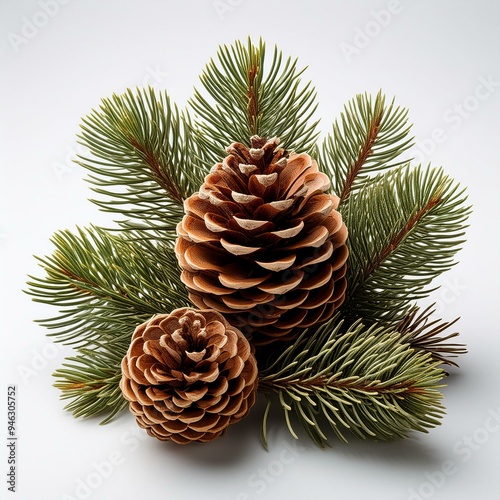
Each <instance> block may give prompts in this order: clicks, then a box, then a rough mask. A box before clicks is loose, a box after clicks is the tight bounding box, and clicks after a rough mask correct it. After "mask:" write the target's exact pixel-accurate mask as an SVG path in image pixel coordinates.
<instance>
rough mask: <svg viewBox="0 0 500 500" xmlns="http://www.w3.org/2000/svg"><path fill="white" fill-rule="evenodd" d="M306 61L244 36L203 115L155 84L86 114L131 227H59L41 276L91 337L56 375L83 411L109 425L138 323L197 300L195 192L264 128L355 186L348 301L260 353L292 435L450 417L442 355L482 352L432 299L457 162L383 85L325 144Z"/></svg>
mask: <svg viewBox="0 0 500 500" xmlns="http://www.w3.org/2000/svg"><path fill="white" fill-rule="evenodd" d="M303 74H304V70H303V69H298V66H297V61H296V60H293V59H291V58H287V59H286V58H284V57H283V56H282V54H281V52H280V51H278V49H277V48H275V49H274V52H273V55H272V58H271V60H270V61H269V60H266V50H265V44H264V43H263V42H262V41H260V42H259V44H257V45H254V44H253V43H252V42H251V41H250V40H249V41H248V43H246V44H245V43H242V42H236V43H235V44H234V45H232V46H229V47H227V46H224V47H221V48H220V50H219V52H218V55H217V59H216V60H212V61H210V62H209V64H208V65H207V67H206V68H205V70H204V71H203V73H202V75H201V83H202V86H203V89H200V90H196V91H195V94H194V96H193V98H192V99H191V100H190V101H189V105H188V107H189V108H190V110H191V114H190V113H189V112H188V111H187V110H185V111H179V110H178V108H177V107H176V106H175V105H174V104H173V103H172V102H171V101H170V98H169V96H168V95H167V94H166V93H165V92H157V91H155V90H154V89H151V88H149V89H145V90H140V89H139V90H136V91H132V90H127V92H125V93H124V94H122V95H119V96H117V95H114V96H112V97H111V98H110V99H104V100H103V102H102V105H101V107H100V108H99V109H98V110H94V111H92V112H91V113H90V114H89V116H88V117H86V118H84V120H83V124H82V133H81V135H80V140H81V142H82V144H84V145H85V146H86V147H87V148H88V150H89V154H88V155H84V156H83V157H81V158H80V160H79V162H80V164H81V165H82V166H84V167H85V168H86V169H88V170H89V172H90V176H89V181H90V183H91V184H92V186H93V187H92V189H93V190H94V192H95V193H96V194H97V197H98V199H96V200H94V201H95V203H97V204H98V206H100V207H101V208H102V209H103V210H105V211H107V212H110V213H112V214H115V215H117V217H119V219H118V221H117V222H118V228H115V230H116V232H115V231H110V230H105V229H102V228H98V227H94V226H91V227H89V228H88V229H77V231H76V232H71V231H60V232H58V233H56V235H54V237H53V243H54V245H55V250H54V252H53V253H52V255H49V256H47V257H45V258H41V259H39V261H40V264H41V266H42V268H43V270H44V273H45V274H44V276H43V277H40V278H38V277H31V278H30V281H29V282H28V287H29V288H28V293H30V294H31V295H32V296H33V298H34V300H36V301H39V302H43V303H46V304H50V305H53V306H55V307H56V308H57V309H58V311H59V313H58V314H57V315H56V316H54V317H51V318H48V319H44V320H41V321H40V323H41V324H42V325H43V326H45V327H47V328H48V329H49V330H50V335H51V336H53V337H54V338H55V339H56V341H59V342H63V343H65V344H69V345H71V346H73V347H74V349H75V350H76V352H75V355H74V356H71V357H69V358H67V360H66V362H65V363H64V365H63V367H62V368H60V369H59V370H57V371H56V373H55V376H56V379H57V382H56V384H55V385H56V387H58V388H59V389H61V391H62V398H65V399H69V400H70V403H69V404H68V406H67V408H68V409H69V410H70V411H72V412H73V414H74V415H75V416H83V417H88V416H92V415H97V414H101V415H105V421H109V419H110V418H112V417H113V416H114V415H116V414H117V413H118V412H119V411H120V410H121V409H123V408H124V407H125V406H126V404H125V400H124V399H123V397H122V396H121V392H120V389H119V385H118V384H119V380H120V376H121V373H120V362H121V359H122V358H123V356H124V354H125V353H126V351H127V349H128V346H129V342H130V338H131V335H132V333H133V331H134V329H135V327H136V326H137V325H139V324H140V323H143V322H144V321H146V320H148V319H149V318H150V317H151V316H152V315H154V314H158V313H169V312H171V311H172V310H173V309H177V308H179V307H184V306H189V305H190V303H189V299H188V296H187V293H186V290H185V287H184V285H183V284H182V282H181V279H180V274H181V273H180V269H179V268H178V265H177V259H176V257H175V255H174V252H173V248H172V247H173V245H172V243H173V240H174V238H175V237H176V232H175V228H176V225H177V223H178V222H179V221H180V220H181V218H182V217H183V214H184V210H183V201H184V200H185V199H186V198H187V197H188V196H190V195H191V194H192V193H194V192H195V191H197V190H198V189H199V187H200V186H201V184H202V182H203V178H204V176H205V174H206V173H207V172H208V170H209V169H210V168H211V167H212V166H213V164H215V163H217V162H220V161H222V159H223V158H224V157H225V156H226V152H225V148H226V147H227V146H229V145H230V144H231V143H232V142H234V141H239V142H243V143H246V144H247V145H249V143H250V137H251V136H252V135H260V136H263V137H267V138H271V137H274V136H278V137H280V139H281V145H282V146H283V147H284V148H286V149H287V150H296V151H297V152H299V153H300V152H308V153H310V154H313V155H314V156H316V158H317V161H318V164H319V166H320V168H321V169H322V170H323V172H325V173H326V174H327V175H328V176H329V177H330V179H331V182H332V192H333V193H334V194H336V195H338V196H339V198H340V206H339V211H340V212H341V214H342V217H343V220H344V222H345V224H346V226H347V228H348V232H349V237H348V245H349V251H350V256H349V261H348V290H347V296H346V301H345V303H344V306H343V307H342V308H341V309H340V310H339V311H338V312H337V313H336V315H335V316H334V318H333V319H332V320H330V321H329V322H328V323H326V324H324V325H318V326H317V327H314V328H310V329H308V330H305V331H304V332H302V335H301V336H300V337H299V339H298V340H296V341H295V342H293V343H292V344H290V345H285V346H283V345H281V346H280V350H275V351H274V353H275V354H274V357H273V355H272V352H271V354H269V353H268V354H267V355H264V354H263V353H262V352H260V353H259V352H257V355H259V358H260V359H261V360H263V361H262V363H263V364H261V366H260V368H261V373H260V389H261V391H263V392H265V393H266V395H267V396H268V397H269V401H270V403H269V406H268V408H267V410H266V416H267V415H268V412H269V408H270V405H272V404H274V402H275V401H278V404H279V406H280V407H281V408H282V409H283V411H284V416H285V420H286V422H287V425H288V427H289V429H290V431H291V432H292V434H294V435H296V432H295V428H294V422H295V421H298V422H299V423H300V425H302V427H303V428H304V429H305V430H306V432H307V433H308V435H309V436H310V437H311V439H312V440H313V441H314V442H315V443H317V444H318V445H320V446H324V445H325V444H327V442H328V436H327V434H328V428H331V429H333V433H334V434H336V435H337V436H338V437H339V438H341V439H345V437H346V433H348V432H349V433H352V434H354V435H356V436H358V437H362V438H364V437H373V438H377V439H393V438H395V437H402V436H406V435H407V434H408V433H409V432H410V431H412V430H420V431H427V430H428V429H429V428H431V427H433V426H435V425H437V424H438V423H439V418H440V417H441V415H442V414H443V407H442V405H441V402H440V399H441V395H440V392H439V389H440V387H442V385H441V381H442V378H443V376H444V375H445V373H444V372H443V371H442V370H441V369H440V368H439V367H438V365H439V364H441V363H448V364H454V362H453V361H450V356H453V355H456V354H460V353H462V352H463V351H464V349H463V347H462V346H460V345H458V344H455V343H450V342H449V340H450V339H453V338H454V337H455V336H456V333H452V334H447V335H446V334H445V335H444V336H443V332H444V331H445V330H446V329H447V328H449V327H450V326H451V325H452V324H453V322H449V323H448V322H442V321H441V320H434V319H432V318H431V314H432V312H431V311H430V310H428V309H427V310H424V311H423V312H420V311H419V308H418V305H416V304H415V301H418V300H419V299H421V298H422V297H425V296H426V295H427V294H428V293H429V292H430V291H431V290H432V280H433V279H434V278H435V277H436V276H438V275H439V274H441V273H442V272H443V271H446V270H448V269H450V267H451V266H452V265H453V264H454V262H455V261H454V257H455V254H456V252H457V251H458V249H459V248H460V246H461V245H462V243H463V241H464V230H465V227H466V219H467V217H468V215H469V213H470V209H469V207H467V206H466V205H465V202H466V196H465V194H464V192H463V190H461V189H460V188H459V186H458V184H457V183H455V182H454V181H453V180H452V179H450V178H449V177H448V176H446V175H445V174H444V172H443V171H442V169H436V168H431V167H428V168H424V167H421V166H420V167H416V168H414V167H412V166H411V165H410V164H409V163H408V161H407V159H406V158H404V157H403V156H404V153H405V152H406V151H407V150H408V148H409V147H410V146H411V144H412V139H411V137H410V136H409V132H410V126H409V124H408V121H407V119H408V113H407V111H406V110H404V109H402V108H399V107H397V106H396V105H395V104H394V101H391V102H390V103H389V104H387V103H386V100H385V97H384V96H383V95H382V93H379V94H377V96H375V97H371V96H368V95H361V96H357V97H356V98H355V99H353V100H351V101H350V102H349V103H348V104H347V106H346V107H345V109H344V111H343V113H342V114H341V116H340V118H339V120H338V121H336V122H334V124H333V129H332V132H331V134H330V135H328V136H327V137H326V139H325V141H323V143H322V146H321V147H318V145H317V144H316V141H317V138H318V131H317V121H315V120H314V119H313V114H314V112H315V109H316V93H315V89H314V88H313V86H312V85H311V83H307V82H306V83H303V82H302V80H301V79H302V77H303ZM191 117H192V118H191ZM294 419H295V420H294ZM266 425H267V421H266V418H264V424H263V440H264V442H266Z"/></svg>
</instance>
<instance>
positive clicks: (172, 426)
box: [120, 308, 258, 444]
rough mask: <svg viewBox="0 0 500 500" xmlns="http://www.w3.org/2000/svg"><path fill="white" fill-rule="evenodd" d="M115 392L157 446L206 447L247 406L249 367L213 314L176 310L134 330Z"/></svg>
mask: <svg viewBox="0 0 500 500" xmlns="http://www.w3.org/2000/svg"><path fill="white" fill-rule="evenodd" d="M121 367H122V379H121V382H120V388H121V390H122V393H123V395H124V397H125V398H126V399H127V400H128V401H129V402H130V404H129V407H130V411H131V412H132V413H133V414H134V415H135V417H136V420H137V423H138V424H139V426H140V427H142V428H144V429H146V430H147V432H148V434H149V435H151V436H154V437H156V438H158V439H160V440H162V441H166V440H172V441H175V442H176V443H180V444H186V443H189V442H191V441H203V442H207V441H212V440H213V439H215V438H216V437H218V436H220V435H221V434H222V433H223V432H224V431H225V430H226V428H227V426H228V425H229V424H232V423H235V422H238V421H239V420H241V419H242V418H243V417H245V416H246V415H247V414H248V412H249V411H250V408H251V407H252V405H253V404H254V402H255V395H256V390H257V373H258V372H257V363H256V361H255V357H254V355H253V353H252V351H251V346H250V344H249V343H248V340H247V339H246V338H245V336H244V335H243V334H242V333H241V332H240V331H239V330H237V329H236V328H235V327H233V326H231V325H230V324H229V323H228V322H227V321H226V320H225V319H224V318H223V317H222V315H221V314H219V313H218V312H216V311H209V310H205V311H197V310H194V309H190V308H182V309H176V310H175V311H173V312H172V313H171V314H168V315H167V314H159V315H157V316H155V317H153V318H152V319H151V320H149V321H147V322H146V323H143V324H142V325H140V326H138V327H137V328H136V330H135V332H134V335H133V337H132V342H131V344H130V347H129V350H128V352H127V354H126V356H125V357H124V358H123V361H122V365H121Z"/></svg>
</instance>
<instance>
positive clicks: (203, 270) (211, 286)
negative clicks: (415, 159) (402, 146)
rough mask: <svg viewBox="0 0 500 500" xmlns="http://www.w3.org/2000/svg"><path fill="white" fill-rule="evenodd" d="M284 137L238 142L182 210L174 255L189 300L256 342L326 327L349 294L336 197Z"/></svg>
mask: <svg viewBox="0 0 500 500" xmlns="http://www.w3.org/2000/svg"><path fill="white" fill-rule="evenodd" d="M278 144H279V139H276V138H275V139H271V140H269V141H266V140H265V139H262V138H259V137H256V136H254V137H252V138H251V146H252V147H251V148H250V149H249V148H247V147H245V146H244V145H243V144H240V143H233V144H232V145H231V146H229V147H228V148H227V152H228V153H229V155H228V156H227V157H226V158H225V159H224V161H223V162H222V163H218V164H217V165H215V166H214V167H213V168H212V170H211V172H210V173H209V174H208V175H207V177H206V178H205V182H204V184H203V185H202V186H201V188H200V191H199V192H198V193H195V194H193V195H192V196H191V197H189V198H188V199H187V200H186V201H185V204H184V207H185V216H184V218H183V220H182V221H181V222H180V223H179V224H178V226H177V234H178V239H177V242H176V246H175V250H176V254H177V258H178V260H179V263H180V265H181V267H182V275H181V279H182V281H183V282H184V284H185V285H186V286H187V288H188V291H189V297H190V299H191V301H192V302H193V303H194V304H195V305H196V306H197V307H200V308H210V309H215V310H217V311H220V312H221V313H222V314H224V316H225V317H226V319H227V320H228V321H229V322H230V323H231V324H233V325H235V326H237V327H238V328H240V329H241V330H242V331H243V333H245V334H246V335H247V336H248V337H251V338H252V342H253V343H254V344H255V345H262V344H266V343H269V342H272V341H274V340H291V339H293V338H295V337H296V336H297V335H298V333H299V328H306V327H309V326H312V325H315V324H317V323H320V322H322V321H325V320H327V319H328V318H329V317H330V316H331V315H332V314H333V311H334V310H335V309H336V308H337V307H338V306H339V305H340V304H341V303H342V302H343V300H344V294H345V289H346V279H345V273H346V261H347V254H348V251H347V246H346V239H347V229H346V227H345V224H344V223H343V222H342V217H341V215H340V213H339V212H337V211H336V208H337V206H338V201H339V200H338V197H336V196H333V195H330V194H327V193H326V191H327V190H328V188H329V186H330V183H329V180H328V178H327V176H326V175H325V174H323V173H321V172H319V171H318V166H317V164H316V162H315V161H314V160H313V159H312V158H311V157H310V156H309V155H307V154H305V153H302V154H295V153H291V154H288V153H287V152H286V151H285V150H284V149H281V148H278Z"/></svg>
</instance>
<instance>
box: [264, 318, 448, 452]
mask: <svg viewBox="0 0 500 500" xmlns="http://www.w3.org/2000/svg"><path fill="white" fill-rule="evenodd" d="M344 329H345V327H344V325H343V321H342V320H340V317H339V316H338V315H337V316H335V317H334V318H333V319H332V320H330V321H329V322H328V323H326V324H324V325H322V326H321V327H319V328H318V329H316V330H313V331H312V332H311V331H307V330H306V331H305V332H304V333H302V335H301V336H300V337H299V339H298V340H297V341H295V342H294V344H292V345H291V346H289V347H288V349H286V350H285V351H283V352H282V353H281V354H280V355H279V356H278V357H277V359H275V360H274V361H273V362H271V363H270V365H269V366H267V367H265V368H264V369H263V370H261V375H260V379H259V389H260V390H261V391H263V392H265V393H266V394H267V395H268V398H270V396H271V395H274V397H275V399H276V397H277V399H278V401H279V404H280V406H281V407H282V409H283V411H284V414H285V419H286V422H287V425H288V428H289V430H290V432H291V434H292V435H293V436H295V437H297V434H296V433H295V430H294V429H293V425H292V419H291V416H292V415H293V416H294V417H295V418H296V419H297V420H298V421H299V422H300V424H301V425H302V427H303V428H304V429H305V430H306V432H307V434H308V435H309V436H310V438H311V439H312V440H313V441H314V442H315V443H316V444H317V445H319V446H324V445H326V444H327V443H328V437H327V428H328V427H330V428H331V429H333V431H334V433H335V434H336V435H337V436H338V437H339V438H340V439H342V440H344V441H346V437H345V432H346V431H350V432H351V433H352V434H354V435H355V436H357V437H360V438H367V437H368V438H375V439H384V440H391V439H394V438H398V437H405V436H407V435H408V433H409V432H410V431H412V430H418V431H422V432H427V430H428V429H429V428H431V427H434V426H436V425H438V424H439V418H440V417H441V416H442V415H443V413H444V409H443V407H442V405H441V402H440V400H441V398H442V395H441V394H440V392H439V389H440V388H441V387H443V386H442V385H441V380H442V378H443V377H444V375H445V374H444V372H443V371H442V370H440V369H439V368H438V364H439V363H437V362H433V360H432V358H431V356H430V354H428V353H423V352H421V351H415V350H414V349H412V348H411V347H410V346H409V345H408V344H407V343H405V342H404V341H403V340H402V339H401V335H400V333H398V332H397V331H395V330H394V329H390V328H387V327H384V326H378V325H372V326H371V327H366V326H364V325H363V324H362V323H360V322H356V323H354V324H352V325H350V326H349V327H348V328H347V329H346V330H345V331H343V330H344ZM269 401H272V400H271V399H269ZM271 404H272V402H269V403H268V407H267V408H266V418H265V419H264V421H263V429H262V432H261V436H262V437H263V439H264V445H265V446H267V443H266V441H265V439H266V438H265V436H266V434H267V430H266V425H267V424H266V419H267V414H268V412H269V405H271Z"/></svg>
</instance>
